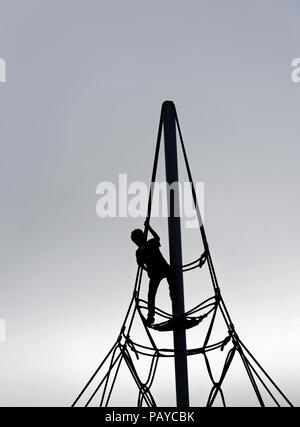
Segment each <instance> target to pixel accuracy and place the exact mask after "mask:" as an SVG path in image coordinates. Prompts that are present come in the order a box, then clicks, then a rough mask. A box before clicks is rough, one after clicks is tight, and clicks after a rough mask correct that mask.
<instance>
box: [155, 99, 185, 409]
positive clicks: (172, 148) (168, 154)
mask: <svg viewBox="0 0 300 427" xmlns="http://www.w3.org/2000/svg"><path fill="white" fill-rule="evenodd" d="M162 108H163V124H164V140H165V163H166V181H167V183H168V184H169V186H170V185H172V189H173V190H172V191H170V192H169V197H168V208H169V212H168V214H169V215H168V228H169V251H170V265H171V266H179V265H180V266H181V265H182V251H181V229H180V211H179V189H178V162H177V143H176V122H175V106H174V104H173V102H171V101H165V102H164V103H163V107H162ZM172 279H173V285H174V289H175V292H174V294H175V295H174V298H173V302H172V310H173V316H180V315H182V314H184V312H185V311H184V292H183V273H182V270H181V269H174V270H173V278H172ZM173 338H174V349H175V379H176V398H177V406H178V407H187V406H189V386H188V370H187V354H186V334H185V329H177V330H175V331H173Z"/></svg>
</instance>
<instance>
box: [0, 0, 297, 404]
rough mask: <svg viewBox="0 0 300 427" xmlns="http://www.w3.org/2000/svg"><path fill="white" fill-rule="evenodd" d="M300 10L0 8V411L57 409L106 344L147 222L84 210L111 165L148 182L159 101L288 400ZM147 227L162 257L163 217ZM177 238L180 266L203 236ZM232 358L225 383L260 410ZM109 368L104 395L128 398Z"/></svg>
mask: <svg viewBox="0 0 300 427" xmlns="http://www.w3.org/2000/svg"><path fill="white" fill-rule="evenodd" d="M299 18H300V4H299V2H298V1H296V0H286V1H283V0H272V1H271V0H252V1H245V0H239V1H237V0H227V1H226V2H225V1H223V0H200V1H199V0H197V1H194V0H189V1H183V0H181V1H178V0H172V1H171V0H164V1H158V0H153V1H145V0H142V1H141V0H139V1H136V0H127V1H120V0H119V1H115V0H113V1H111V0H110V1H108V0H107V1H102V0H98V1H96V0H64V1H60V0H51V1H50V0H1V1H0V57H1V58H3V59H4V60H5V61H6V66H7V82H6V83H0V109H1V110H0V124H1V156H0V162H1V163H0V173H1V179H0V186H1V189H0V191H1V247H0V252H1V256H0V274H1V285H0V286H1V287H0V293H1V297H0V318H2V319H3V321H4V322H5V324H6V342H0V359H1V364H0V378H1V386H0V404H1V405H2V406H5V405H12V406H13V405H24V406H26V405H31V406H33V405H62V406H64V405H70V404H71V403H72V401H73V399H74V397H75V396H76V394H77V393H78V392H79V390H80V388H81V387H82V385H83V383H84V381H85V380H86V379H87V378H88V376H89V375H90V374H91V373H92V371H93V369H94V368H95V367H96V365H97V363H98V362H99V361H100V360H101V358H102V357H103V356H104V355H105V353H106V351H107V350H108V349H109V347H110V346H111V345H112V343H113V340H114V339H115V338H116V336H117V334H118V332H119V327H120V325H121V322H122V320H123V316H124V314H125V310H126V307H127V304H128V302H129V298H130V295H131V291H132V287H133V282H134V276H135V269H136V266H135V248H134V247H133V244H132V243H131V242H130V240H129V236H130V232H131V230H132V229H133V228H136V227H139V226H141V225H142V223H143V219H132V218H111V219H108V218H106V219H100V218H99V217H97V215H96V210H95V208H96V203H97V200H98V198H99V196H97V195H96V186H97V184H98V183H99V182H101V181H104V180H105V181H112V182H117V181H118V175H119V174H120V173H126V174H128V180H129V181H130V182H132V181H137V180H138V181H144V182H148V180H149V179H150V173H151V166H152V161H153V154H154V143H155V137H156V132H157V125H158V118H159V111H160V107H161V103H162V102H163V101H164V100H165V99H171V100H173V101H174V102H175V104H176V107H177V111H178V115H179V119H180V122H181V126H182V130H183V134H184V137H185V141H186V148H187V151H188V155H189V157H190V162H191V167H192V171H193V174H194V178H195V180H197V181H203V182H204V185H205V225H206V229H207V235H208V239H209V242H210V247H211V252H212V256H213V259H214V263H215V268H216V271H217V274H218V277H219V280H220V286H221V287H222V290H223V296H224V298H225V301H226V302H227V305H228V307H229V309H230V312H231V314H232V317H233V320H234V322H235V325H236V328H237V330H238V332H239V334H240V336H241V337H242V338H243V340H244V341H245V342H246V343H247V344H248V346H249V347H250V349H251V350H252V351H253V352H254V354H255V355H256V356H257V358H258V359H259V360H260V361H261V362H262V364H263V365H264V366H265V367H266V368H267V369H268V371H269V372H270V373H271V374H272V376H273V378H274V379H275V380H276V381H277V382H278V384H279V385H280V386H281V387H282V388H283V390H284V391H285V392H286V393H287V394H288V396H289V397H290V399H291V400H292V401H293V403H294V404H295V405H299V403H300V396H299V391H298V390H299V382H300V369H299V358H300V305H299V298H300V287H299V280H300V271H299V240H300V225H299V217H300V215H299V214H300V202H299V193H300V191H299V190H300V184H299V178H300V168H299V163H300V145H299V105H300V83H294V82H292V79H291V72H292V67H291V61H292V60H293V58H296V57H300V43H299ZM162 165H163V164H161V165H160V166H161V168H162ZM180 168H181V169H180V171H181V172H182V173H183V168H182V163H180ZM160 173H161V176H163V175H162V174H163V171H162V170H161V171H160ZM154 225H155V227H157V229H158V230H159V232H160V233H161V236H162V241H163V245H162V250H163V252H164V253H165V254H166V256H167V254H168V250H167V240H166V237H167V235H166V224H165V222H164V221H160V220H155V221H154ZM183 234H184V236H183V238H184V260H185V261H190V260H191V259H193V258H196V257H197V256H198V252H197V250H196V248H197V244H198V239H199V234H198V233H197V230H185V229H184V230H183ZM188 282H190V283H188ZM196 283H197V284H198V286H196ZM146 287H147V283H146V282H145V284H144V291H145V292H146ZM185 292H186V305H187V307H188V306H191V305H192V304H193V303H194V302H195V301H198V300H199V301H200V300H201V298H202V297H203V296H206V295H208V294H209V292H210V289H209V287H207V284H206V283H205V284H204V282H203V283H201V278H200V277H198V276H197V277H196V276H194V275H189V276H188V277H187V279H186V283H185ZM160 302H161V303H165V304H166V305H167V304H168V301H167V293H166V288H164V287H162V288H161V289H160V291H159V293H158V303H160ZM2 323H3V322H2ZM193 339H194V338H193ZM193 339H192V338H191V340H192V344H193V345H194V344H195V340H194V341H193ZM199 358H200V356H199ZM199 363H200V361H199ZM169 368H170V366H169V367H166V369H165V370H164V371H163V370H160V371H159V374H160V377H159V378H158V380H157V382H156V383H155V384H154V389H155V390H156V392H157V396H158V398H159V400H158V401H159V402H161V404H163V405H174V402H175V401H174V393H173V390H172V385H173V380H174V379H173V372H172V369H171V368H170V369H169ZM240 368H241V369H240V370H239V366H237V367H236V368H234V369H233V373H232V379H231V380H230V381H231V382H230V383H228V384H230V387H229V385H228V388H227V389H226V393H227V394H228V395H229V396H230V402H231V403H232V404H237V405H252V404H255V403H256V402H255V400H254V399H253V395H252V393H251V390H250V389H248V384H247V381H244V377H243V376H242V375H241V376H240V373H241V372H242V367H240ZM168 369H169V370H168ZM197 369H198V365H197V364H195V363H194V362H191V365H190V371H191V377H192V380H191V381H192V383H191V388H192V390H191V391H192V393H191V394H192V397H191V403H192V404H193V405H195V406H198V405H201V404H203V403H204V402H205V397H204V396H205V390H204V389H203V384H204V381H202V378H203V375H204V374H203V372H204V369H202V368H201V370H200V369H199V370H197ZM122 375H124V377H123V379H122V378H121V384H119V386H120V389H116V393H115V394H114V396H113V397H114V404H116V405H119V406H126V405H127V404H133V405H134V404H135V401H136V395H135V394H134V391H133V392H132V393H131V392H130V393H129V392H128V390H129V389H128V390H127V383H126V381H127V380H126V374H125V373H124V374H122ZM197 390H200V391H199V393H200V394H199V393H198V392H197ZM206 392H208V390H206ZM132 396H133V399H132Z"/></svg>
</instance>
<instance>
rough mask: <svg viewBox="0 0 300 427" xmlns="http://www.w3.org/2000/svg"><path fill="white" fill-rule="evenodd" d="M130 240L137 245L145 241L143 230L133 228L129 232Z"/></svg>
mask: <svg viewBox="0 0 300 427" xmlns="http://www.w3.org/2000/svg"><path fill="white" fill-rule="evenodd" d="M131 240H132V241H133V242H134V243H135V244H136V245H137V246H141V245H142V244H143V243H146V237H145V234H144V232H143V231H142V230H141V229H139V228H137V229H136V230H133V232H132V233H131Z"/></svg>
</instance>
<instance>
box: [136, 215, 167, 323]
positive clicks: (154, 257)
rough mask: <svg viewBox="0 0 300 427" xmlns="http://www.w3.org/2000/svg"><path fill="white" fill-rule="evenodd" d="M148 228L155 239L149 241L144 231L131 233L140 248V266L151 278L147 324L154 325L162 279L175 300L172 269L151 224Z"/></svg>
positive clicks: (147, 224) (138, 254) (138, 253)
mask: <svg viewBox="0 0 300 427" xmlns="http://www.w3.org/2000/svg"><path fill="white" fill-rule="evenodd" d="M145 226H146V228H148V230H149V231H150V233H151V234H152V236H153V238H152V239H149V240H147V239H146V237H145V234H144V232H143V231H142V230H140V229H136V230H133V232H132V233H131V240H132V241H133V242H134V243H135V244H136V245H137V246H138V249H137V251H136V260H137V263H138V265H139V266H140V267H141V268H143V269H144V270H146V271H147V273H148V276H149V279H150V281H149V291H148V317H147V323H148V324H149V325H151V324H152V323H154V320H155V319H154V316H155V311H154V310H155V297H156V293H157V289H158V286H159V284H160V282H161V280H162V279H164V278H166V279H167V281H168V284H169V290H170V297H171V299H173V294H174V292H173V285H172V272H171V267H170V265H169V264H168V263H167V261H166V260H165V258H164V257H163V255H162V253H161V252H160V249H159V248H160V238H159V235H158V234H157V233H156V232H155V231H154V230H153V228H152V227H151V226H150V224H149V223H148V222H147V221H146V222H145Z"/></svg>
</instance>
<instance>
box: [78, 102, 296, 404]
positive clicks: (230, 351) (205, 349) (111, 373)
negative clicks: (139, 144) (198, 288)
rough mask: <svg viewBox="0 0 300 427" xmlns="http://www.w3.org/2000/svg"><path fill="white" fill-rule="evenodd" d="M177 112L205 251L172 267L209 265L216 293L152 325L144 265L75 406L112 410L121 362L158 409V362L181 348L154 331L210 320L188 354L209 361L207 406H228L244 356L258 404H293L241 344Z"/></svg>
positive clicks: (142, 398) (141, 396) (145, 400)
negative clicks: (236, 365)
mask: <svg viewBox="0 0 300 427" xmlns="http://www.w3.org/2000/svg"><path fill="white" fill-rule="evenodd" d="M163 108H164V104H163V106H162V110H161V115H160V121H159V127H158V135H157V142H156V149H155V156H154V164H153V171H152V179H151V189H150V194H149V200H148V209H147V219H146V222H147V221H148V222H150V218H151V205H152V193H153V185H154V183H155V179H156V172H157V164H158V158H159V151H160V144H161V134H162V126H163ZM172 108H174V114H175V120H176V126H177V131H178V135H179V139H180V145H181V148H182V153H183V157H184V162H185V167H186V170H187V174H188V178H189V182H190V186H191V191H192V196H193V202H194V206H195V209H196V213H197V218H198V224H199V229H200V234H201V239H202V243H203V247H204V252H203V253H202V255H201V256H200V257H198V258H197V259H196V260H195V261H193V262H190V263H188V264H185V265H182V266H171V268H173V269H181V270H182V271H183V272H187V271H191V270H196V269H197V270H198V271H199V270H200V269H201V268H202V267H203V266H204V265H206V266H207V269H208V272H209V276H210V281H211V284H212V288H213V295H212V296H211V297H209V298H207V299H205V300H204V301H202V302H200V303H198V304H197V305H196V306H195V307H193V308H191V309H190V310H188V311H187V312H186V313H185V314H184V315H182V316H177V317H174V316H173V315H172V314H170V313H167V312H166V311H164V310H162V309H160V308H158V307H155V314H156V316H158V317H159V318H160V319H161V321H160V322H159V323H156V324H154V325H148V324H147V322H146V317H145V316H144V312H145V311H147V310H148V304H147V301H145V300H144V299H142V298H141V297H140V291H141V283H142V276H143V269H142V268H141V267H138V269H137V273H136V279H135V284H134V289H133V294H132V297H131V300H130V303H129V307H128V309H127V312H126V315H125V318H124V321H123V324H122V326H121V329H120V333H119V335H118V337H117V339H116V341H115V343H114V344H113V346H112V347H111V349H110V351H109V352H108V353H107V355H106V357H105V358H104V359H103V361H102V362H101V364H100V365H99V366H98V367H97V369H96V370H95V372H94V373H93V374H92V376H91V377H90V379H89V380H88V382H87V383H86V384H85V386H84V387H83V389H82V390H81V392H80V393H79V395H78V396H77V398H76V399H75V401H74V403H73V405H72V406H76V405H80V406H89V405H91V404H95V402H96V403H97V404H98V405H99V406H101V407H102V406H104V407H107V406H108V405H109V403H110V400H111V396H112V393H113V390H114V388H115V385H116V381H117V377H118V374H119V371H120V367H121V364H122V363H123V364H125V365H126V366H127V368H128V370H129V373H130V375H131V376H132V378H133V380H134V383H135V384H136V387H137V391H138V393H137V406H138V407H142V406H147V407H156V406H157V403H156V401H155V399H154V397H153V394H152V392H151V387H152V385H153V382H154V379H155V375H156V372H157V367H158V362H159V360H160V359H162V358H174V355H175V350H174V348H162V347H160V346H157V344H156V342H155V340H154V337H153V332H154V331H156V332H157V331H158V332H167V331H173V330H174V329H176V328H184V329H190V328H194V327H199V324H201V325H202V322H203V323H204V322H207V330H206V334H205V338H204V340H203V342H202V343H201V346H199V347H195V348H188V349H186V350H185V351H186V354H187V356H194V355H201V356H202V357H203V358H204V363H205V367H206V370H207V374H208V377H209V379H210V382H211V388H210V390H209V393H208V397H207V401H206V406H207V407H211V406H213V405H214V403H215V401H216V398H217V397H218V396H219V397H220V399H221V403H222V405H223V406H226V401H225V396H224V392H223V390H222V386H223V383H224V380H225V378H226V375H227V373H228V371H229V368H230V366H231V364H232V361H233V360H234V358H236V357H240V359H241V361H242V364H243V366H244V368H245V371H246V374H247V376H248V379H249V381H250V384H251V386H252V389H253V392H254V393H255V396H256V398H257V401H258V404H259V405H260V406H262V407H264V406H266V404H265V398H264V397H263V394H264V395H267V396H268V397H269V400H271V401H272V402H273V404H275V406H278V407H280V406H293V405H292V403H291V402H290V401H289V399H288V398H287V396H286V395H285V394H284V393H283V392H282V391H281V389H280V388H279V387H278V386H277V385H276V383H275V382H274V381H273V380H272V378H271V377H270V375H269V374H268V373H267V372H266V371H265V369H264V368H263V367H262V366H261V365H260V363H259V362H258V361H257V360H256V358H255V357H254V356H253V354H252V353H251V352H250V350H249V349H248V348H247V347H246V346H245V344H244V343H243V342H242V341H241V339H240V338H239V336H238V334H237V332H236V330H235V327H234V324H233V322H232V320H231V317H230V315H229V312H228V310H227V307H226V305H225V302H224V300H223V297H222V295H221V291H220V287H219V284H218V280H217V277H216V273H215V269H214V266H213V262H212V258H211V254H210V250H209V246H208V243H207V239H206V234H205V230H204V226H203V222H202V218H201V214H200V210H199V207H198V203H197V198H196V191H195V187H194V182H193V179H192V174H191V169H190V166H189V162H188V158H187V154H186V150H185V145H184V141H183V137H182V132H181V128H180V125H179V121H178V117H177V112H176V109H175V105H174V104H173V103H172ZM147 230H148V229H147V227H146V226H145V229H144V233H145V235H146V237H147ZM217 313H218V314H219V315H221V318H222V320H223V322H224V323H225V327H226V329H227V335H226V336H224V338H223V339H222V340H219V341H217V342H211V335H212V331H213V328H214V325H215V321H216V316H217ZM137 318H139V319H140V320H141V322H142V325H143V329H144V331H145V333H146V336H147V337H148V340H149V344H148V345H145V344H141V343H139V342H136V341H134V340H132V338H131V331H132V327H133V324H134V322H135V320H136V319H137ZM200 327H202V326H200ZM217 350H219V351H224V350H226V356H225V361H224V364H223V367H222V369H221V374H220V375H219V378H218V379H216V376H215V375H213V369H212V366H211V361H210V358H209V353H210V352H212V351H217ZM176 351H180V350H176ZM142 357H143V358H148V359H149V360H150V365H149V369H148V373H147V376H146V379H145V380H144V381H142V380H141V378H140V375H139V373H138V371H137V369H136V367H135V364H134V359H137V360H138V359H140V358H142Z"/></svg>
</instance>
